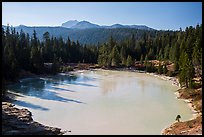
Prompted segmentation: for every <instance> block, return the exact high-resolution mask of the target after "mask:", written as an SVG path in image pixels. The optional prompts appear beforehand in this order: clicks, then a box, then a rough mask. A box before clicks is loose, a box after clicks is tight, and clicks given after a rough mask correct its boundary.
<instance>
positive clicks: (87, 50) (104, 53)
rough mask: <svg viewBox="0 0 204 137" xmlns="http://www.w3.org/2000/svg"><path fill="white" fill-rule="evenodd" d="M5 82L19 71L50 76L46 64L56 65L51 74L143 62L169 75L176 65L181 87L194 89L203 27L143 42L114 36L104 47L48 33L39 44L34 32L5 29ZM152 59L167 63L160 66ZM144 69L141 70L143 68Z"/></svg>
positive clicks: (157, 34)
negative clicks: (66, 66)
mask: <svg viewBox="0 0 204 137" xmlns="http://www.w3.org/2000/svg"><path fill="white" fill-rule="evenodd" d="M2 52H3V54H2V70H3V79H5V80H12V79H16V78H18V74H19V71H20V70H27V71H31V72H33V73H36V74H42V73H47V70H46V68H45V67H44V63H53V66H52V67H53V68H52V71H51V73H55V72H57V71H58V69H57V68H58V67H59V65H60V64H63V63H79V62H80V63H98V64H99V65H100V66H104V67H119V66H127V67H130V66H135V63H136V62H140V64H141V65H142V66H143V68H144V70H146V71H148V72H157V73H159V74H162V73H163V74H167V73H168V70H167V66H166V65H167V63H166V62H167V61H171V62H173V63H174V71H173V72H172V73H174V74H176V75H178V76H179V80H180V83H181V85H184V86H186V87H191V86H192V84H193V82H192V79H193V78H194V76H195V75H199V76H201V75H202V71H201V70H202V24H201V25H197V26H196V27H192V26H190V27H186V29H185V30H181V29H180V30H179V31H151V33H148V32H144V33H143V35H142V36H141V38H140V39H138V38H136V37H135V34H132V36H131V37H130V38H127V39H125V40H122V41H116V40H114V39H113V37H112V36H111V37H110V38H109V40H108V41H107V42H105V43H103V44H97V45H86V44H80V43H79V42H78V41H76V42H75V41H72V40H70V38H69V37H68V38H67V40H64V39H63V38H62V37H59V38H56V37H53V36H50V34H49V32H45V33H44V34H43V40H42V41H40V40H39V39H38V38H37V36H36V31H35V30H34V31H33V34H32V36H29V34H26V33H24V32H23V31H22V30H21V31H20V33H19V32H16V30H15V28H11V27H9V26H7V28H6V30H4V29H3V28H2ZM149 60H159V61H164V62H165V63H164V64H160V63H159V66H158V67H155V66H153V64H152V63H151V62H149ZM141 68H142V67H141Z"/></svg>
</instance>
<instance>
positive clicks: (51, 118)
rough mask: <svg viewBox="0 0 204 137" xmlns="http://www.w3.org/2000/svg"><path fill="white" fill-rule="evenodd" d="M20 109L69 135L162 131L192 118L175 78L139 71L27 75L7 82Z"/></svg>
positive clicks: (36, 119) (149, 133) (157, 132)
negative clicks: (36, 76)
mask: <svg viewBox="0 0 204 137" xmlns="http://www.w3.org/2000/svg"><path fill="white" fill-rule="evenodd" d="M8 89H9V90H10V91H13V92H14V91H15V92H16V93H17V94H18V96H17V97H16V101H15V102H13V103H14V104H15V105H16V106H17V107H19V108H23V107H26V108H28V109H29V110H30V111H31V112H32V114H33V119H34V120H35V121H38V122H40V123H42V124H44V125H47V126H52V127H59V128H61V129H62V130H71V132H67V133H66V134H121V135H122V134H127V135H128V134H136V135H142V134H148V135H151V134H161V130H162V129H164V128H165V127H167V126H169V125H170V124H172V123H173V122H175V118H176V116H177V115H178V114H180V115H181V121H184V120H188V119H190V118H192V112H191V110H190V108H189V107H188V106H187V104H186V103H185V102H184V101H183V100H178V99H176V95H175V94H174V92H175V91H176V90H177V89H178V87H176V86H172V85H171V82H169V81H165V80H162V79H160V78H157V77H154V76H151V75H147V74H143V73H136V72H125V71H108V70H97V71H96V70H94V71H83V72H78V73H76V74H73V75H72V76H68V75H64V74H59V75H57V76H50V77H43V78H28V79H24V80H22V81H21V82H20V83H18V84H15V85H12V86H9V87H8Z"/></svg>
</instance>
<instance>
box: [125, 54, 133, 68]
mask: <svg viewBox="0 0 204 137" xmlns="http://www.w3.org/2000/svg"><path fill="white" fill-rule="evenodd" d="M132 65H133V61H132V57H131V56H130V55H128V57H127V62H126V66H127V67H130V66H132Z"/></svg>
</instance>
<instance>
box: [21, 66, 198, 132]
mask: <svg viewBox="0 0 204 137" xmlns="http://www.w3.org/2000/svg"><path fill="white" fill-rule="evenodd" d="M87 70H90V71H91V70H93V71H94V70H112V71H127V72H137V73H144V74H148V75H151V76H154V77H157V78H160V79H162V80H165V81H170V82H171V83H172V86H177V87H178V89H177V91H176V92H175V93H174V94H175V95H176V98H177V99H180V100H183V101H184V102H185V103H187V105H188V107H189V108H190V109H191V111H192V113H193V114H192V118H191V119H189V120H187V121H190V120H195V119H196V118H197V117H198V116H200V115H201V116H202V112H198V111H197V110H195V107H194V106H193V103H192V99H191V98H190V99H185V98H179V97H180V96H181V93H179V89H183V88H181V87H180V83H179V80H178V78H176V77H169V76H165V75H161V74H157V73H149V72H146V71H141V70H136V69H134V68H114V69H107V68H105V69H104V68H90V69H74V70H73V71H70V72H64V73H65V75H73V74H75V73H80V72H84V71H87ZM58 74H60V73H58ZM42 76H45V75H42ZM36 77H39V78H40V77H41V76H40V75H37V76H36ZM27 78H33V77H29V76H28V77H27ZM27 78H25V77H24V78H21V79H19V80H23V79H27ZM187 121H184V122H187ZM175 123H176V122H173V123H172V124H170V125H167V126H166V127H164V129H162V131H161V135H165V131H166V130H168V129H169V128H171V126H173V125H174V124H175Z"/></svg>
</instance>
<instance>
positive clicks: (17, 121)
mask: <svg viewBox="0 0 204 137" xmlns="http://www.w3.org/2000/svg"><path fill="white" fill-rule="evenodd" d="M65 132H66V131H62V130H61V129H60V128H55V127H51V126H46V125H44V124H41V123H39V122H36V121H34V120H33V118H32V113H31V112H30V111H29V110H28V109H27V108H22V109H19V108H17V107H16V106H15V105H14V104H12V103H9V102H7V101H3V102H2V135H63V134H64V133H65Z"/></svg>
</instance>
